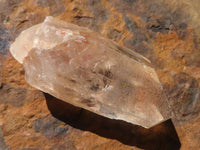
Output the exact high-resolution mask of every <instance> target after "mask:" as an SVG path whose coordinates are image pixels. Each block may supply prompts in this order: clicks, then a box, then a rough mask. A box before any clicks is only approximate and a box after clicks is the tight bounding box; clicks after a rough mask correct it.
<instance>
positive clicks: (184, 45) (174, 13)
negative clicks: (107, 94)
mask: <svg viewBox="0 0 200 150" xmlns="http://www.w3.org/2000/svg"><path fill="white" fill-rule="evenodd" d="M199 6H200V4H199V1H198V0H190V1H189V0H183V1H174V0H170V1H163V0H152V1H145V0H140V1H139V0H138V1H137V0H115V1H111V0H107V1H105V0H101V1H97V0H82V1H79V0H73V1H72V0H53V1H50V0H45V1H44V3H43V2H42V3H40V2H39V1H38V0H9V1H6V0H1V1H0V12H1V13H0V24H1V28H2V30H3V32H2V34H1V35H2V37H1V39H3V40H2V41H3V43H2V44H1V45H3V46H2V47H4V49H1V50H0V51H1V53H0V74H1V75H0V76H1V79H0V80H1V81H0V83H1V85H0V87H1V89H0V91H3V93H4V96H5V97H6V95H7V94H8V93H9V92H10V90H9V89H11V91H12V92H10V94H9V95H10V96H9V99H10V102H9V103H8V102H6V101H5V100H3V101H2V102H1V101H0V122H1V124H2V132H3V136H4V140H5V142H6V145H7V147H10V148H12V149H17V150H18V149H20V150H21V149H36V150H39V149H56V148H57V149H62V148H63V149H71V150H78V149H81V150H84V149H86V150H90V149H92V150H102V149H109V150H120V149H123V150H126V149H127V150H133V149H134V150H138V149H148V150H156V149H158V150H160V149H166V150H168V149H170V150H171V149H175V150H178V149H179V148H180V146H181V148H180V149H182V150H188V149H199V148H200V142H199V141H200V135H199V132H200V129H199V123H200V116H199V110H200V102H199V84H200V74H199V72H200V67H199V60H200V59H199V51H200V50H199V49H200V45H199V44H200V40H199V33H200V31H199V26H200V23H199V20H200V19H199ZM185 10H187V11H185ZM48 15H52V16H56V17H57V18H60V19H62V20H65V21H68V22H72V23H74V24H77V25H81V26H86V27H88V28H90V29H92V30H95V31H96V32H98V33H101V34H102V35H103V36H105V37H107V38H110V39H112V40H114V41H116V42H117V43H118V44H120V45H124V46H125V47H129V48H131V49H132V50H133V51H136V52H138V53H140V54H142V55H144V56H145V57H147V58H148V59H150V60H151V62H152V64H153V66H154V68H155V70H156V73H157V74H158V77H159V79H160V81H161V83H162V85H163V89H164V91H165V93H166V96H167V97H168V100H169V102H170V104H171V106H173V110H174V113H175V115H176V116H177V117H176V118H177V119H173V120H172V122H171V121H167V122H165V123H163V124H160V125H158V126H155V127H153V128H151V129H148V130H147V129H144V128H141V127H138V126H133V125H131V124H127V123H125V122H121V121H118V122H113V121H111V120H109V119H106V118H102V117H100V116H98V115H94V114H90V112H87V111H86V110H81V109H80V108H76V107H73V106H71V105H69V104H66V103H63V102H62V101H59V100H55V99H53V98H52V97H50V96H47V95H45V96H46V97H44V95H43V93H41V92H40V91H38V90H36V89H34V88H31V87H30V86H29V85H28V84H27V83H26V81H25V80H24V70H23V66H22V65H21V64H19V63H18V62H17V61H16V60H14V59H13V58H12V57H11V56H10V54H9V52H8V49H7V47H8V42H7V41H11V42H13V41H14V39H15V38H16V37H17V36H18V35H19V33H20V32H21V31H23V30H24V29H27V28H28V27H31V26H33V25H35V24H38V23H41V22H42V21H43V20H44V19H45V17H46V16H48ZM3 36H4V37H3ZM2 52H3V53H2ZM5 52H6V53H5ZM6 89H7V90H6ZM24 89H26V94H24V95H25V97H26V98H25V99H24V95H23V94H22V92H21V91H23V90H24ZM18 92H19V93H20V94H22V95H23V97H22V101H23V102H22V103H20V105H18V106H17V105H15V104H16V103H15V102H16V101H20V100H21V96H19V97H16V93H18ZM5 93H6V94H5ZM1 100H2V99H1ZM56 106H57V107H56ZM63 109H65V110H66V111H65V112H62V111H60V110H63ZM49 114H53V116H54V117H55V118H54V117H52V118H54V119H55V120H57V119H59V120H62V123H60V122H59V121H52V118H51V117H47V116H48V115H49ZM36 120H41V122H42V124H41V128H38V130H39V131H38V130H37V131H36V130H35V128H34V125H35V122H36ZM55 122H56V123H55ZM57 122H58V123H57ZM45 124H48V126H51V125H52V127H49V129H51V133H52V135H53V136H51V138H49V137H46V136H45V131H43V129H44V128H43V126H45ZM66 125H67V126H66ZM56 126H58V128H57V127H56ZM60 126H61V127H62V128H61V129H65V127H66V130H62V131H63V134H58V135H57V133H58V132H52V131H53V129H56V130H57V129H59V131H60ZM68 127H69V128H68ZM66 131H67V132H66ZM59 133H60V132H59ZM177 134H178V136H177ZM55 135H57V136H55ZM180 142H181V145H180Z"/></svg>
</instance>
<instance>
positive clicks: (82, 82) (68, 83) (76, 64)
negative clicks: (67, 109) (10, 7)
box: [10, 17, 169, 128]
mask: <svg viewBox="0 0 200 150" xmlns="http://www.w3.org/2000/svg"><path fill="white" fill-rule="evenodd" d="M10 51H11V53H12V55H13V56H14V57H15V58H16V59H17V60H18V61H19V62H20V63H23V65H24V67H25V74H26V80H27V82H28V83H29V84H30V85H31V86H33V87H35V88H38V89H40V90H42V91H44V92H47V93H49V94H51V95H53V96H55V97H57V98H59V99H61V100H63V101H66V102H68V103H71V104H73V105H75V106H78V107H82V108H85V109H87V110H89V111H92V112H94V113H97V114H99V115H102V116H105V117H108V118H111V119H120V120H124V121H127V122H130V123H133V124H137V125H141V126H143V127H146V128H149V127H152V126H154V125H156V124H158V123H159V122H162V121H164V120H166V119H168V117H169V116H168V112H169V106H168V104H167V101H166V99H165V97H164V96H163V93H162V87H161V84H160V82H159V79H158V77H157V75H156V73H155V70H154V69H153V68H152V67H151V64H150V61H149V60H148V59H146V58H145V57H143V56H141V55H140V54H137V53H135V52H133V51H131V50H130V49H127V48H125V47H122V46H119V45H118V44H116V43H114V42H112V41H111V40H109V39H105V38H104V37H102V36H100V35H98V34H97V33H95V32H92V31H90V30H89V29H87V28H84V27H79V26H77V25H74V24H70V23H67V22H64V21H61V20H58V19H56V18H53V17H47V18H46V19H45V21H44V22H43V23H41V24H38V25H35V26H33V27H31V28H29V29H27V30H25V31H23V32H22V33H21V34H20V35H19V37H18V38H17V39H16V40H15V42H14V43H13V44H12V46H11V49H10Z"/></svg>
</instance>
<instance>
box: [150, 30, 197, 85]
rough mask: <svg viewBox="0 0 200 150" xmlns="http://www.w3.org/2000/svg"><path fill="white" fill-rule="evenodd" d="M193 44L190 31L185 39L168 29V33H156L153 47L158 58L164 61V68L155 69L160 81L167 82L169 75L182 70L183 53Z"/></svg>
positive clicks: (189, 50) (190, 49) (188, 50)
mask: <svg viewBox="0 0 200 150" xmlns="http://www.w3.org/2000/svg"><path fill="white" fill-rule="evenodd" d="M193 44H194V43H193V38H192V33H190V34H189V35H188V38H187V39H185V40H182V39H180V38H179V36H178V34H177V32H175V31H170V32H169V33H168V34H161V33H158V34H157V40H156V42H153V47H154V50H155V52H156V54H157V56H158V59H160V60H163V61H162V62H163V63H164V69H158V70H157V73H158V76H159V78H160V80H161V81H164V82H168V81H170V80H171V79H170V78H169V77H170V76H171V75H173V74H175V73H180V72H184V66H185V58H184V57H185V54H187V53H190V52H191V51H193ZM166 74H169V76H167V75H166Z"/></svg>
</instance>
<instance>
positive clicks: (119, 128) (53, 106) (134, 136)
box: [45, 93, 181, 150]
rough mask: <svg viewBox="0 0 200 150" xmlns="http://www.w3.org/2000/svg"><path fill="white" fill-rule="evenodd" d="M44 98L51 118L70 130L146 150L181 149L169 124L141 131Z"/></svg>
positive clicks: (174, 131) (141, 128)
mask: <svg viewBox="0 0 200 150" xmlns="http://www.w3.org/2000/svg"><path fill="white" fill-rule="evenodd" d="M45 97H46V102H47V106H48V108H49V110H50V112H51V113H52V115H53V116H54V117H56V118H57V119H59V120H61V121H63V122H65V123H67V124H69V125H71V126H72V127H74V128H78V129H80V130H84V131H90V132H93V133H95V134H97V135H99V136H102V137H105V138H109V139H116V140H118V141H120V142H121V143H123V144H126V145H130V146H136V147H139V148H142V149H146V150H161V149H162V150H178V149H180V147H181V144H180V141H179V138H178V136H177V133H176V130H175V128H174V125H173V123H172V121H171V120H167V121H165V122H163V123H161V124H159V125H157V126H155V127H152V128H150V129H145V128H143V127H140V126H137V125H133V124H130V123H127V122H125V121H121V120H112V119H108V118H106V117H102V116H100V115H97V114H95V113H92V112H90V111H87V110H85V109H82V108H78V107H75V106H73V105H71V104H69V103H66V102H64V101H61V100H59V99H57V98H55V97H53V96H51V95H49V94H46V93H45Z"/></svg>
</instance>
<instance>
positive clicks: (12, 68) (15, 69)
mask: <svg viewBox="0 0 200 150" xmlns="http://www.w3.org/2000/svg"><path fill="white" fill-rule="evenodd" d="M24 73H25V72H24V69H23V65H21V64H20V63H18V62H17V61H16V60H15V59H14V58H13V57H9V58H8V59H7V60H5V61H4V63H3V65H2V67H1V82H2V83H4V84H10V85H11V86H14V87H26V88H27V87H29V85H28V84H27V83H26V81H25V78H24Z"/></svg>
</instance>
